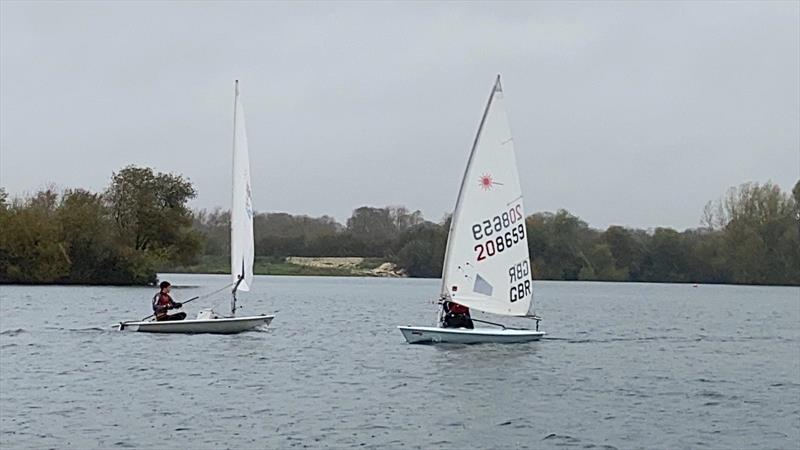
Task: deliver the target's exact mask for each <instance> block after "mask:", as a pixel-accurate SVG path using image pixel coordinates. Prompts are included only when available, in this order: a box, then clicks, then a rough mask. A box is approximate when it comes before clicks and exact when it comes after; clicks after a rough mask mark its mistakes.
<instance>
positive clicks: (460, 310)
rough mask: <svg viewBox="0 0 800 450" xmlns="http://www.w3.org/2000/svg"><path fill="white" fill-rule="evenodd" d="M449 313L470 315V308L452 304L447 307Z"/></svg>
mask: <svg viewBox="0 0 800 450" xmlns="http://www.w3.org/2000/svg"><path fill="white" fill-rule="evenodd" d="M447 311H448V312H450V313H452V314H469V308H467V307H466V306H464V305H459V304H458V303H453V302H450V303H449V304H448V305H447Z"/></svg>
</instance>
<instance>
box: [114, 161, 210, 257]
mask: <svg viewBox="0 0 800 450" xmlns="http://www.w3.org/2000/svg"><path fill="white" fill-rule="evenodd" d="M196 195H197V193H196V191H195V189H194V187H193V186H192V183H191V182H189V180H187V179H185V178H183V177H182V176H180V175H174V174H168V173H155V172H154V171H153V169H151V168H149V167H135V166H128V167H125V168H124V169H122V170H120V171H119V172H117V173H114V174H113V176H112V179H111V186H109V188H108V189H107V190H106V192H105V199H106V201H107V204H108V207H109V209H110V212H111V217H112V218H113V221H114V224H115V227H116V231H117V235H118V237H119V238H120V239H121V240H122V241H123V242H124V243H125V245H126V246H127V247H130V248H132V249H133V250H136V251H139V252H142V253H146V254H147V255H148V257H149V259H151V260H152V261H153V263H154V264H161V263H164V262H167V261H170V260H171V261H175V262H178V263H180V264H184V265H188V264H191V263H192V262H193V260H194V259H195V258H196V256H197V254H198V253H199V250H200V246H201V235H200V234H199V233H197V232H196V231H195V230H193V229H192V227H191V226H192V217H193V216H192V213H191V211H190V210H189V209H188V207H187V206H186V204H187V202H188V201H189V200H190V199H193V198H194V197H195V196H196Z"/></svg>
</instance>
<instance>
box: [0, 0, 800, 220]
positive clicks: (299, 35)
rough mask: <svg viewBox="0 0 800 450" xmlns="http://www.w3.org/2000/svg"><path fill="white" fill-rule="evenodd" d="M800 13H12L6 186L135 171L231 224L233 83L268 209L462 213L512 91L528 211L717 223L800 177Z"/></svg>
mask: <svg viewBox="0 0 800 450" xmlns="http://www.w3.org/2000/svg"><path fill="white" fill-rule="evenodd" d="M799 5H800V3H799V2H796V1H786V2H771V3H770V2H733V3H726V2H709V3H697V2H685V3H683V2H623V3H610V2H601V3H594V4H593V3H589V2H579V3H548V2H536V3H521V2H520V3H497V2H493V3H483V4H481V3H455V2H448V3H421V2H414V3H366V2H363V3H299V4H287V3H266V2H238V3H212V2H202V3H191V2H179V3H178V2H175V3H166V2H161V3H159V2H132V3H123V2H107V3H100V2H92V3H74V2H73V3H69V2H64V3H46V2H41V1H40V2H28V3H22V2H19V3H18V2H9V1H3V2H2V3H0V26H1V28H0V52H1V53H0V185H2V186H5V187H6V188H7V189H8V191H9V192H10V193H11V194H12V195H21V194H24V193H25V192H31V191H34V190H36V189H38V188H40V187H43V186H45V185H46V184H47V183H51V182H52V183H55V184H56V185H57V186H59V187H62V188H66V187H86V188H90V189H93V190H100V189H102V188H103V187H104V186H106V185H107V183H108V181H109V178H110V175H111V172H112V171H114V170H116V169H119V168H121V167H123V166H125V165H128V164H138V165H147V166H152V167H154V168H156V169H158V170H162V171H174V172H178V173H181V174H184V175H185V176H187V177H189V178H190V179H191V180H192V181H193V182H194V183H195V185H196V187H197V189H198V191H199V195H198V198H197V200H196V201H195V202H193V206H195V207H214V206H224V207H227V206H228V204H229V202H230V200H229V197H230V159H231V135H232V123H231V121H232V113H233V80H234V79H235V78H239V79H240V80H241V83H242V95H243V99H244V106H245V110H246V116H247V117H246V118H247V126H248V135H249V141H250V155H251V159H252V167H253V169H252V173H253V196H254V203H255V207H256V209H257V210H260V211H287V212H291V213H304V214H310V215H322V214H328V215H332V216H334V217H336V218H337V219H339V220H344V219H346V218H347V217H348V216H349V215H350V212H351V210H352V209H353V208H355V207H358V206H361V205H373V206H384V205H406V206H408V207H409V208H412V209H420V210H422V212H423V213H424V214H425V216H426V217H427V218H429V219H432V220H439V219H440V218H441V217H442V216H443V215H444V214H445V212H447V211H449V210H450V209H451V208H452V207H453V204H454V202H455V197H456V193H457V191H458V186H459V182H460V178H461V175H462V173H463V170H464V166H465V164H466V159H467V155H468V152H469V148H470V145H471V143H472V140H473V138H474V134H475V131H476V128H477V126H478V122H479V120H480V116H481V114H482V112H483V108H484V104H485V102H486V98H487V96H488V94H489V90H490V88H491V86H492V83H493V80H494V77H495V75H496V74H497V73H500V74H502V78H503V87H504V90H505V93H506V99H507V104H508V105H509V116H510V119H511V128H512V131H513V133H514V137H515V138H514V140H515V143H516V149H517V158H518V161H519V165H520V172H521V178H522V187H523V191H524V193H525V196H526V209H527V211H528V212H529V213H532V212H535V211H542V210H555V209H558V208H566V209H568V210H569V211H571V212H572V213H573V214H576V215H578V216H580V217H581V218H583V219H584V220H586V221H588V222H589V223H590V225H592V226H595V227H606V226H607V225H609V224H621V225H628V226H634V227H645V228H647V227H654V226H660V225H665V226H672V227H676V228H680V229H682V228H685V227H695V226H697V225H698V224H699V218H700V215H701V211H702V208H703V205H704V204H705V203H706V202H707V201H708V200H711V199H715V198H717V197H718V196H720V195H721V194H722V193H723V192H724V191H725V190H726V189H727V188H728V187H729V186H732V185H737V184H739V183H742V182H745V181H762V182H763V181H767V180H772V181H774V182H776V183H778V184H780V185H781V186H782V187H783V188H785V189H791V186H792V185H793V184H794V182H795V181H797V179H798V177H800V6H799Z"/></svg>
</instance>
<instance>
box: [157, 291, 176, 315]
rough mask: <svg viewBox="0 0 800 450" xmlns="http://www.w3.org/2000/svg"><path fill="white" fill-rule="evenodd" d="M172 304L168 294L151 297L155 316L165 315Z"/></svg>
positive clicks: (160, 293)
mask: <svg viewBox="0 0 800 450" xmlns="http://www.w3.org/2000/svg"><path fill="white" fill-rule="evenodd" d="M172 303H173V302H172V297H170V296H169V294H167V293H166V292H159V293H158V294H156V295H155V296H154V297H153V311H155V313H156V315H162V314H166V313H167V309H169V306H170V305H171V304H172Z"/></svg>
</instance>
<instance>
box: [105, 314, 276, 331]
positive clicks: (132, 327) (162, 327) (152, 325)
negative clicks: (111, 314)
mask: <svg viewBox="0 0 800 450" xmlns="http://www.w3.org/2000/svg"><path fill="white" fill-rule="evenodd" d="M274 317H275V316H267V315H260V316H246V317H222V318H219V319H189V320H167V321H163V322H155V321H152V322H124V323H121V324H119V330H120V331H139V332H142V333H187V334H194V333H214V334H235V333H241V332H243V331H248V330H252V329H254V328H258V327H265V326H267V325H269V323H270V322H272V319H273V318H274Z"/></svg>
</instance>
